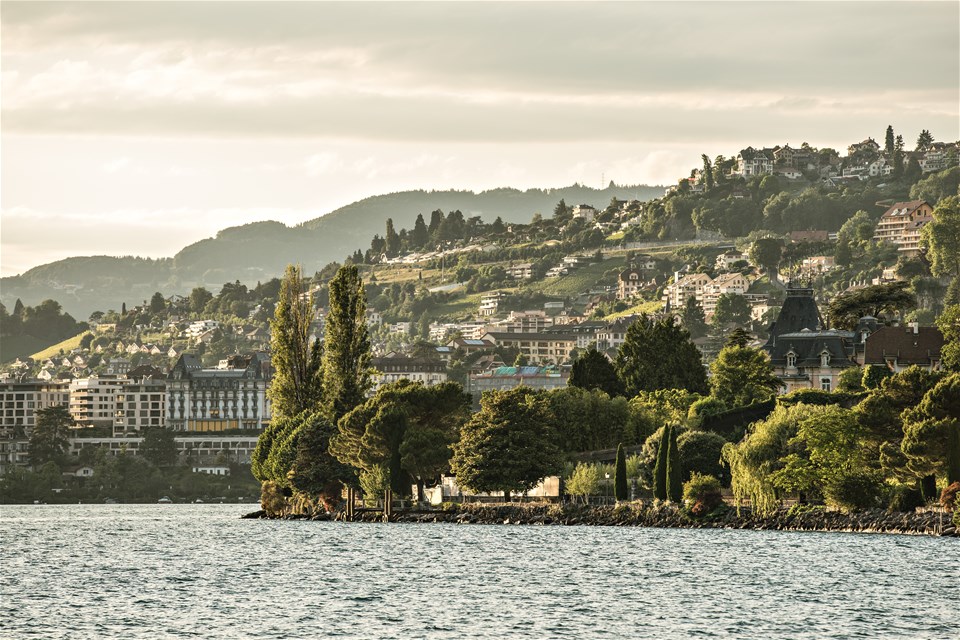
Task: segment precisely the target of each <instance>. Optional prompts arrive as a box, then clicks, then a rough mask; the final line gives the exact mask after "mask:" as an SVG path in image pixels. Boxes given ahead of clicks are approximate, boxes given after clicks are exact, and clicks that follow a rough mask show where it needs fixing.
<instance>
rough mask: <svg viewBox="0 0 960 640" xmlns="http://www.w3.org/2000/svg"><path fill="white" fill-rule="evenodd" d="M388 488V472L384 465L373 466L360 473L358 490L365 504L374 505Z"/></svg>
mask: <svg viewBox="0 0 960 640" xmlns="http://www.w3.org/2000/svg"><path fill="white" fill-rule="evenodd" d="M389 488H390V471H389V470H388V469H387V465H385V464H377V465H373V466H372V467H370V468H369V469H364V470H363V471H361V472H360V489H362V490H363V498H364V500H365V501H366V502H367V504H371V503H372V504H376V501H377V500H378V499H380V498H381V497H383V492H384V491H386V490H387V489H389Z"/></svg>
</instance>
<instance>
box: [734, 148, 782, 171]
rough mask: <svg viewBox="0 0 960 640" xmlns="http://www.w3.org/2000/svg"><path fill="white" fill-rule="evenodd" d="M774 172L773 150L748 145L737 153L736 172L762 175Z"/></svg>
mask: <svg viewBox="0 0 960 640" xmlns="http://www.w3.org/2000/svg"><path fill="white" fill-rule="evenodd" d="M771 172H773V150H772V149H771V150H769V151H768V150H767V149H754V148H753V147H747V148H746V149H743V150H742V151H741V152H740V153H739V154H737V169H736V173H737V174H739V175H741V176H743V177H745V178H746V177H749V176H761V175H764V174H767V173H771Z"/></svg>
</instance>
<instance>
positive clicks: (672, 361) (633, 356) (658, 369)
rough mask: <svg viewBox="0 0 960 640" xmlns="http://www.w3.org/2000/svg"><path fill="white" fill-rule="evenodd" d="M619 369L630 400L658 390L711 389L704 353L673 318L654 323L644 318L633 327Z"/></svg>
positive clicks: (623, 346)
mask: <svg viewBox="0 0 960 640" xmlns="http://www.w3.org/2000/svg"><path fill="white" fill-rule="evenodd" d="M616 368H617V373H618V375H619V376H620V379H621V380H622V381H623V384H624V388H625V391H626V393H627V396H628V397H633V396H635V395H637V394H638V393H640V392H641V391H656V390H658V389H686V390H687V391H692V392H694V393H703V392H706V390H707V375H706V371H705V370H704V368H703V364H702V361H701V356H700V351H699V350H698V349H697V347H696V345H694V344H693V342H691V341H690V333H689V332H688V331H687V330H686V329H684V328H682V327H680V326H679V325H677V324H676V322H675V321H674V319H673V317H672V316H668V317H665V318H660V319H657V320H653V319H651V318H649V317H648V316H646V315H644V316H641V318H640V319H639V320H637V321H636V322H634V323H633V324H632V325H630V327H629V328H628V329H627V335H626V338H625V341H624V343H623V345H622V346H621V347H620V352H619V354H617V361H616Z"/></svg>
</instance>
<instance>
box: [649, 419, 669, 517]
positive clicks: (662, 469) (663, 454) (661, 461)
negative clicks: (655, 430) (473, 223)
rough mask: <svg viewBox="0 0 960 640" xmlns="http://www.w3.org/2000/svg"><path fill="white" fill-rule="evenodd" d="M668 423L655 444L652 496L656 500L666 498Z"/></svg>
mask: <svg viewBox="0 0 960 640" xmlns="http://www.w3.org/2000/svg"><path fill="white" fill-rule="evenodd" d="M672 430H673V427H671V426H670V425H669V424H668V425H664V427H663V430H662V431H661V432H660V443H659V445H657V462H656V464H655V465H654V467H653V497H654V498H656V499H657V500H666V499H667V454H668V453H669V452H670V432H671V431H672Z"/></svg>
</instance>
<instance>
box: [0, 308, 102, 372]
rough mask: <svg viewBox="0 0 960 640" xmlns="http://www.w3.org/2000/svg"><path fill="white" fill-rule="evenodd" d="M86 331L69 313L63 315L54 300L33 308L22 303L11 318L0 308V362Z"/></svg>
mask: <svg viewBox="0 0 960 640" xmlns="http://www.w3.org/2000/svg"><path fill="white" fill-rule="evenodd" d="M17 302H19V299H18V300H17ZM18 311H19V312H18ZM86 329H87V324H86V323H85V322H77V321H76V320H74V319H73V316H71V315H70V314H69V313H64V312H63V311H62V308H61V306H60V303H59V302H57V301H55V300H44V301H43V302H41V303H40V304H38V305H37V306H36V307H30V306H23V304H22V303H21V304H20V307H19V308H15V309H14V313H13V314H9V313H8V312H7V308H6V307H5V306H3V305H0V362H6V361H10V360H13V359H15V358H19V357H23V356H28V355H30V354H32V353H34V352H38V351H41V350H42V349H44V347H48V346H50V345H54V344H57V343H58V342H61V341H63V340H65V339H67V338H71V337H74V336H78V334H80V333H81V332H84V331H86ZM77 339H78V340H80V339H82V338H80V337H79V336H78V337H77Z"/></svg>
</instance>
